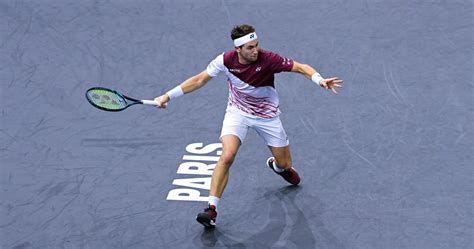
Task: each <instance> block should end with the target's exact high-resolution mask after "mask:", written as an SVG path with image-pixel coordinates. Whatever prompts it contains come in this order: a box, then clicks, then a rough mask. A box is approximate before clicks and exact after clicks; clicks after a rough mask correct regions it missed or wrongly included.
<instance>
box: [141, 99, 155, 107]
mask: <svg viewBox="0 0 474 249" xmlns="http://www.w3.org/2000/svg"><path fill="white" fill-rule="evenodd" d="M142 103H143V104H144V105H154V106H156V105H157V104H156V102H155V101H154V100H146V99H144V100H142Z"/></svg>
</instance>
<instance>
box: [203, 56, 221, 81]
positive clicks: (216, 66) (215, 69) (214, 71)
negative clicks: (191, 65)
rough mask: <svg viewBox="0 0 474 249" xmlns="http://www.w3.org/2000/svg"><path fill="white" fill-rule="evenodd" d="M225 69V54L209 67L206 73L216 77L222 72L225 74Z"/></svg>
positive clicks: (213, 61)
mask: <svg viewBox="0 0 474 249" xmlns="http://www.w3.org/2000/svg"><path fill="white" fill-rule="evenodd" d="M224 69H225V66H224V54H223V53H222V54H220V55H218V56H217V57H216V58H215V59H214V60H212V61H211V62H210V63H209V65H207V69H206V71H207V74H209V76H211V77H216V76H217V75H218V74H219V73H220V72H223V71H224Z"/></svg>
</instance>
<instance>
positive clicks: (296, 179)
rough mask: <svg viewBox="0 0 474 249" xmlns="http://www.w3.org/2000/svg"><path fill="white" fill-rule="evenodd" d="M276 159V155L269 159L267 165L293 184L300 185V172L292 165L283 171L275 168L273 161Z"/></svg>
mask: <svg viewBox="0 0 474 249" xmlns="http://www.w3.org/2000/svg"><path fill="white" fill-rule="evenodd" d="M274 161H275V158H274V157H270V158H268V159H267V165H268V167H270V169H272V170H273V172H275V173H277V174H279V175H280V176H281V177H283V179H285V180H286V181H287V182H289V183H291V184H293V185H298V184H299V183H300V181H301V179H300V176H299V175H298V172H296V170H295V168H293V167H291V168H289V169H285V170H284V171H283V172H281V173H280V172H277V171H276V170H275V169H274V168H273V162H274Z"/></svg>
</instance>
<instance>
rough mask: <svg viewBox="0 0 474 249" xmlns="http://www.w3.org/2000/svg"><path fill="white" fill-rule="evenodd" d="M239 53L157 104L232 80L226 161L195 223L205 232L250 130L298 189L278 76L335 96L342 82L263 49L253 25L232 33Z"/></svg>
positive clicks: (278, 170)
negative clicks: (292, 76) (300, 79)
mask: <svg viewBox="0 0 474 249" xmlns="http://www.w3.org/2000/svg"><path fill="white" fill-rule="evenodd" d="M231 38H232V40H233V42H234V47H235V48H234V49H233V50H231V51H227V52H225V53H223V54H220V55H219V56H217V57H216V58H215V59H214V60H213V61H211V62H210V63H209V65H208V66H207V69H206V70H204V71H202V72H201V73H199V74H197V75H195V76H193V77H191V78H189V79H187V80H185V81H184V82H183V83H181V84H180V85H178V86H176V87H175V88H173V89H171V90H170V91H168V92H167V93H165V94H163V95H161V96H159V97H157V98H155V101H156V102H157V105H158V107H159V108H165V107H166V104H167V102H168V101H170V100H171V99H174V98H177V97H179V96H182V95H183V94H187V93H190V92H192V91H195V90H197V89H199V88H201V87H203V86H204V85H205V84H206V83H207V82H208V81H209V80H210V79H212V78H213V77H215V76H217V75H218V74H219V73H220V72H224V73H225V74H226V76H227V77H228V80H227V82H228V85H229V101H228V104H227V110H226V114H225V117H224V121H223V125H222V131H221V136H220V140H221V142H222V155H221V156H220V158H219V161H218V162H217V165H216V167H215V169H214V173H213V174H212V180H211V189H210V192H209V203H208V205H207V207H206V208H205V209H204V212H202V213H199V214H198V215H197V217H196V220H197V221H198V222H199V223H201V224H202V225H204V226H205V227H214V226H215V221H216V216H217V208H218V206H219V200H220V198H221V196H222V193H223V192H224V189H225V187H226V184H227V180H228V178H229V168H230V166H231V165H232V162H233V161H234V158H235V156H236V154H237V151H238V149H239V147H240V145H241V144H242V143H243V141H244V139H245V136H246V134H247V131H248V129H249V128H253V129H255V131H256V132H257V133H258V135H259V136H260V137H262V138H263V140H264V141H265V142H266V143H267V145H268V148H269V149H270V151H271V153H272V155H273V157H270V158H268V159H267V162H266V164H267V165H268V167H269V168H270V169H272V170H273V171H274V172H275V173H276V174H278V175H280V176H282V177H283V178H284V179H285V180H286V181H287V182H289V183H291V184H293V185H298V184H299V183H300V177H299V175H298V173H297V172H296V170H295V169H294V168H293V164H292V161H291V153H290V146H289V141H288V138H287V136H286V133H285V130H284V129H283V125H282V123H281V121H280V118H279V114H280V110H279V98H278V93H277V91H276V90H275V86H274V74H276V73H279V72H283V71H285V72H296V73H300V74H303V75H304V76H306V78H308V79H310V80H312V81H313V82H314V83H316V84H318V85H319V86H321V87H323V88H325V89H328V90H331V91H332V92H334V93H336V94H337V92H336V88H338V87H341V84H342V80H340V79H338V78H337V77H334V78H328V79H324V78H322V77H321V75H320V74H319V73H318V72H316V70H315V69H313V68H312V67H311V66H309V65H306V64H301V63H299V62H296V61H294V60H292V59H288V58H285V57H282V56H280V55H278V54H276V53H273V52H271V51H267V50H263V49H261V48H259V46H258V45H259V44H258V38H257V34H256V33H255V29H254V28H253V27H252V26H250V25H246V24H244V25H239V26H235V27H234V28H233V29H232V31H231Z"/></svg>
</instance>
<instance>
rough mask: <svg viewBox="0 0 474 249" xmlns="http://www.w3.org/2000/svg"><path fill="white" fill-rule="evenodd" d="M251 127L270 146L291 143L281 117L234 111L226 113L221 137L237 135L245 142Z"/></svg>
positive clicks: (281, 145)
mask: <svg viewBox="0 0 474 249" xmlns="http://www.w3.org/2000/svg"><path fill="white" fill-rule="evenodd" d="M249 128H253V129H254V130H255V131H256V132H257V134H258V135H259V136H260V137H261V138H263V140H264V141H265V143H266V144H267V145H268V146H272V147H285V146H287V145H288V144H289V140H288V137H287V135H286V132H285V129H284V128H283V125H282V123H281V120H280V117H274V118H259V117H255V118H254V117H248V116H244V115H242V114H239V113H235V112H232V111H227V112H226V114H225V117H224V122H223V124H222V131H221V138H222V137H223V136H225V135H235V136H237V137H238V138H239V139H240V142H241V143H243V142H244V139H245V137H246V136H247V131H248V130H249Z"/></svg>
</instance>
